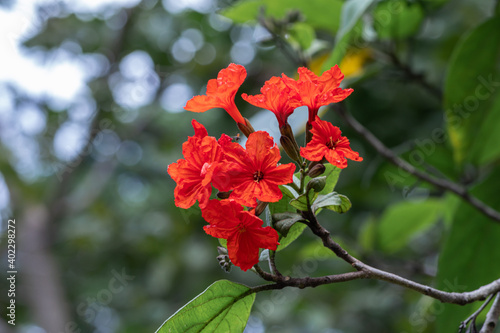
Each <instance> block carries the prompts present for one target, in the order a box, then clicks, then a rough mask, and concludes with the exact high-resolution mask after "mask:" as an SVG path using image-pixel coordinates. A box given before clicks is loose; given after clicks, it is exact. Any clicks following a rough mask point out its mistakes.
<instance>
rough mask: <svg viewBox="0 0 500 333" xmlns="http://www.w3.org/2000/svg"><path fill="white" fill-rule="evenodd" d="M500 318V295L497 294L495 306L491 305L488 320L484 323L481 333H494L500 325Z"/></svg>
mask: <svg viewBox="0 0 500 333" xmlns="http://www.w3.org/2000/svg"><path fill="white" fill-rule="evenodd" d="M499 317H500V293H497V296H496V297H495V300H494V301H493V304H492V305H491V308H490V311H488V313H487V314H486V320H485V321H484V324H483V327H482V328H481V331H480V332H479V333H493V332H494V331H495V328H496V327H497V325H498V319H499Z"/></svg>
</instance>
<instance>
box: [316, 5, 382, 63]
mask: <svg viewBox="0 0 500 333" xmlns="http://www.w3.org/2000/svg"><path fill="white" fill-rule="evenodd" d="M372 3H373V0H350V1H346V2H345V3H344V5H343V6H342V15H341V17H340V27H339V30H338V31H337V35H336V37H335V46H334V48H333V51H332V52H331V53H330V56H329V57H328V59H327V60H326V61H325V63H324V64H323V66H322V71H323V72H324V71H326V70H328V69H330V68H332V67H333V66H335V65H338V64H340V63H341V61H342V59H343V58H344V56H345V54H346V53H347V50H348V49H349V47H350V44H351V41H352V40H353V39H354V37H355V36H357V35H359V34H360V33H361V30H362V29H361V28H360V29H359V31H355V29H354V27H356V26H358V27H360V26H359V24H358V23H359V21H360V20H359V19H360V18H361V16H362V15H363V14H364V13H365V12H366V10H367V9H368V7H369V6H370V4H372ZM356 29H357V28H356Z"/></svg>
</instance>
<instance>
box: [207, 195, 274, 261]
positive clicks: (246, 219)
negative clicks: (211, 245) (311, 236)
mask: <svg viewBox="0 0 500 333" xmlns="http://www.w3.org/2000/svg"><path fill="white" fill-rule="evenodd" d="M201 215H202V216H203V218H204V219H205V220H206V221H207V222H208V223H209V224H210V225H207V226H204V227H203V229H204V230H205V232H206V233H207V234H209V235H210V236H213V237H217V238H224V239H227V252H228V256H229V259H231V262H232V263H233V264H234V265H236V266H238V267H239V268H241V269H242V270H244V271H246V270H248V269H250V268H252V267H253V266H254V265H255V264H257V263H258V262H259V248H263V249H270V250H273V251H276V248H277V246H278V245H279V243H278V238H279V236H278V232H277V231H276V230H274V229H273V228H271V227H265V228H263V227H262V220H261V219H259V218H258V217H257V216H255V215H253V214H252V213H250V212H248V211H244V210H243V207H242V206H241V205H240V204H238V203H237V202H236V201H234V200H231V199H229V200H222V201H218V200H210V201H209V202H208V205H207V206H206V207H205V208H204V209H202V211H201Z"/></svg>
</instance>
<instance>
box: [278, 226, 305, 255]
mask: <svg viewBox="0 0 500 333" xmlns="http://www.w3.org/2000/svg"><path fill="white" fill-rule="evenodd" d="M306 227H307V225H305V224H304V223H295V224H294V225H293V226H292V227H291V228H290V230H289V231H288V234H287V235H286V237H282V238H280V240H279V242H280V245H278V248H277V249H276V252H278V251H281V250H283V249H284V248H286V247H287V246H288V245H290V244H291V243H292V242H293V241H294V240H296V239H297V238H298V237H299V236H300V235H302V232H304V229H305V228H306Z"/></svg>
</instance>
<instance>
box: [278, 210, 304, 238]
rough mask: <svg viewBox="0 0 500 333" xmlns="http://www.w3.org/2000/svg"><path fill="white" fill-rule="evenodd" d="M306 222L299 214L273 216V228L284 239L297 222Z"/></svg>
mask: <svg viewBox="0 0 500 333" xmlns="http://www.w3.org/2000/svg"><path fill="white" fill-rule="evenodd" d="M299 221H304V218H303V217H302V215H299V214H297V213H290V212H288V213H278V214H274V215H273V228H274V229H276V230H278V232H279V233H280V234H281V235H283V236H284V237H286V236H287V234H288V231H289V230H290V228H291V227H292V226H293V225H294V224H295V223H297V222H299Z"/></svg>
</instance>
